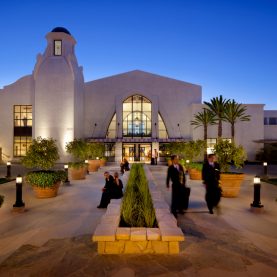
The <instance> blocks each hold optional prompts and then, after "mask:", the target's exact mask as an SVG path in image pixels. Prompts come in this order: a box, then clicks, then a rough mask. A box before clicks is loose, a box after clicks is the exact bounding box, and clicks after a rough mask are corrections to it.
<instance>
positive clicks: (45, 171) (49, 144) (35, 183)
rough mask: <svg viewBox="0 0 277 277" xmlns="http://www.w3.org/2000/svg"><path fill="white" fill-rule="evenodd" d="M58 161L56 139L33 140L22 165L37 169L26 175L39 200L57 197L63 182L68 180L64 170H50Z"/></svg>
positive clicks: (39, 138)
mask: <svg viewBox="0 0 277 277" xmlns="http://www.w3.org/2000/svg"><path fill="white" fill-rule="evenodd" d="M58 159H59V152H58V147H57V146H56V142H55V140H54V139H52V138H41V137H38V138H37V139H33V141H32V144H31V145H30V147H29V149H28V151H27V153H26V156H25V157H24V158H23V159H22V164H23V165H24V166H25V167H28V168H36V169H37V170H36V171H32V172H29V173H28V174H27V175H26V181H27V182H28V183H29V184H31V186H32V187H33V190H34V192H35V195H36V197H37V198H49V197H55V196H57V193H58V189H59V186H60V184H61V182H62V181H65V180H66V173H65V172H64V171H63V170H59V171H54V170H50V169H51V168H52V167H53V166H54V164H55V162H56V161H57V160H58Z"/></svg>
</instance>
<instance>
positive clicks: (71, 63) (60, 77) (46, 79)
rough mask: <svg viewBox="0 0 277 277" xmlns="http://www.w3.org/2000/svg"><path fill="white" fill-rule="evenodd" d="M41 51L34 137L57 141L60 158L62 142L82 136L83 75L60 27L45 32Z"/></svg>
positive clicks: (71, 40) (72, 43)
mask: <svg viewBox="0 0 277 277" xmlns="http://www.w3.org/2000/svg"><path fill="white" fill-rule="evenodd" d="M46 39H47V47H46V49H45V52H44V53H43V54H42V55H41V54H39V55H38V56H37V62H36V65H35V69H34V71H33V77H34V82H35V86H34V90H35V91H34V99H33V107H34V134H33V135H34V137H38V136H41V137H52V138H54V139H55V140H57V144H58V146H59V150H60V156H61V160H63V161H66V160H67V158H66V156H67V154H66V152H65V144H66V143H67V142H69V141H71V140H73V139H74V138H82V137H83V121H84V120H83V118H84V114H83V112H84V108H83V105H84V78H83V69H82V67H80V66H78V62H77V58H76V56H75V51H74V47H75V44H76V41H75V39H74V38H73V37H72V35H71V34H70V32H69V31H68V30H67V29H65V28H63V27H56V28H54V29H53V30H52V31H51V32H49V33H48V34H47V35H46Z"/></svg>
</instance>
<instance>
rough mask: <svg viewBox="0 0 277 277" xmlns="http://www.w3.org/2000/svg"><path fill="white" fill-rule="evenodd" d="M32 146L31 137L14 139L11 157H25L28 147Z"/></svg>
mask: <svg viewBox="0 0 277 277" xmlns="http://www.w3.org/2000/svg"><path fill="white" fill-rule="evenodd" d="M31 144H32V137H29V136H28V137H14V144H13V145H14V146H13V155H14V157H23V156H26V153H27V150H28V148H29V146H30V145H31Z"/></svg>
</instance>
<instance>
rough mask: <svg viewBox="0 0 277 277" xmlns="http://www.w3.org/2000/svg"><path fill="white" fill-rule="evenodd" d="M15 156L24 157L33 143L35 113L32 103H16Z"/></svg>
mask: <svg viewBox="0 0 277 277" xmlns="http://www.w3.org/2000/svg"><path fill="white" fill-rule="evenodd" d="M13 114H14V142H13V155H14V157H23V156H25V155H26V152H27V150H28V148H29V146H30V145H31V143H32V126H33V115H32V106H31V105H15V106H14V110H13Z"/></svg>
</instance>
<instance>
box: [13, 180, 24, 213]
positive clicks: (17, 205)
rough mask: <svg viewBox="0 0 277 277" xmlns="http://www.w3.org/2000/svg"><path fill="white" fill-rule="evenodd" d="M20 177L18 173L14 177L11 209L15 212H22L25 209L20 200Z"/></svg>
mask: <svg viewBox="0 0 277 277" xmlns="http://www.w3.org/2000/svg"><path fill="white" fill-rule="evenodd" d="M22 182H23V180H22V177H21V176H20V175H18V176H17V177H16V200H15V204H14V205H13V211H15V212H23V211H24V209H25V203H24V202H23V200H22Z"/></svg>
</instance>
